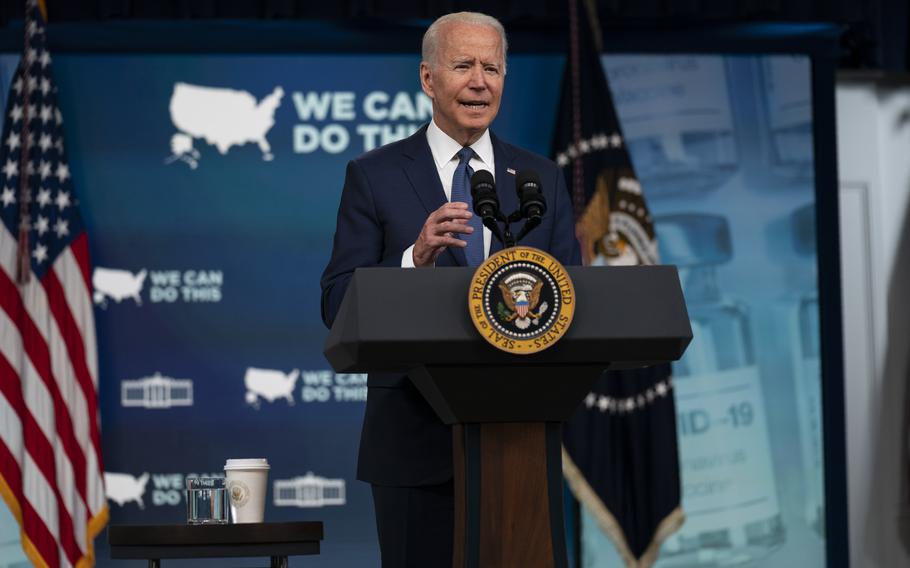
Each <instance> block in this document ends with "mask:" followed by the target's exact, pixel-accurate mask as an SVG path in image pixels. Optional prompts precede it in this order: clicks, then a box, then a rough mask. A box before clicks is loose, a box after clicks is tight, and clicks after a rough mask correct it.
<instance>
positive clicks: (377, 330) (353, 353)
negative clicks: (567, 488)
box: [325, 266, 692, 568]
mask: <svg viewBox="0 0 910 568" xmlns="http://www.w3.org/2000/svg"><path fill="white" fill-rule="evenodd" d="M567 269H568V272H569V274H570V276H571V277H572V280H573V282H574V285H575V299H576V300H575V301H576V307H575V316H574V320H573V322H572V325H571V327H570V328H569V330H568V331H567V332H566V334H565V336H564V337H563V338H562V339H561V340H560V341H559V342H558V343H557V344H556V345H554V346H552V347H550V348H548V349H545V350H543V351H541V352H538V353H535V354H533V355H513V354H511V353H507V352H504V351H500V350H499V349H496V348H495V347H493V346H492V345H490V344H488V343H487V342H486V341H485V340H484V338H483V337H481V336H480V334H479V333H478V332H477V330H476V329H475V328H474V326H473V323H472V322H471V320H470V317H469V315H468V305H467V296H468V286H469V283H470V281H471V278H472V276H473V274H474V269H473V268H461V267H459V268H435V269H431V270H429V269H401V268H359V269H357V271H356V272H355V273H354V276H353V278H352V280H351V282H350V284H349V285H348V289H347V292H346V294H345V297H344V300H343V302H342V304H341V308H340V309H339V312H338V315H337V317H336V319H335V323H334V325H333V326H332V329H331V331H330V332H329V336H328V339H327V341H326V348H325V355H326V358H327V359H328V360H329V362H330V363H331V364H332V366H333V367H334V368H335V370H336V371H338V372H375V371H401V372H402V373H403V374H404V373H406V374H407V375H408V376H409V377H410V379H411V381H412V382H413V383H414V385H415V386H416V387H417V389H418V390H419V391H420V393H421V394H422V395H423V397H424V398H425V399H426V400H427V402H428V403H429V404H430V406H431V407H432V408H433V410H434V411H435V412H436V414H437V415H438V416H439V418H440V419H441V420H442V421H443V422H444V423H445V424H451V425H452V426H453V429H452V432H453V442H454V444H453V474H454V483H455V486H454V487H455V489H454V491H455V535H454V557H453V567H454V568H479V567H483V568H492V567H502V568H511V567H515V566H521V567H523V568H532V567H541V568H550V567H553V568H561V567H565V566H567V565H568V560H567V554H566V542H565V533H564V518H563V486H562V453H561V447H562V441H561V423H562V422H564V421H565V420H568V418H569V417H570V416H571V415H572V413H573V412H574V411H575V409H576V408H577V406H578V405H579V403H581V401H582V399H583V398H584V397H585V396H586V395H587V394H588V392H590V389H591V387H592V385H593V383H594V381H595V380H596V379H597V378H598V377H599V376H600V374H601V373H602V372H603V371H604V370H605V369H607V368H610V369H629V368H637V367H643V366H648V365H653V364H657V363H662V362H668V361H674V360H677V359H679V358H680V357H681V356H682V354H683V352H684V351H685V349H686V347H687V346H688V344H689V342H690V341H691V339H692V330H691V327H690V325H689V318H688V314H687V312H686V307H685V302H684V299H683V295H682V290H681V288H680V284H679V278H678V275H677V272H676V268H675V267H671V266H635V267H567Z"/></svg>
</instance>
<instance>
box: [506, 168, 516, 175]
mask: <svg viewBox="0 0 910 568" xmlns="http://www.w3.org/2000/svg"><path fill="white" fill-rule="evenodd" d="M506 173H507V174H512V175H513V176H514V175H515V170H513V169H512V168H506Z"/></svg>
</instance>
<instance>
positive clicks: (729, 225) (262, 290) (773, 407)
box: [0, 54, 824, 567]
mask: <svg viewBox="0 0 910 568" xmlns="http://www.w3.org/2000/svg"><path fill="white" fill-rule="evenodd" d="M15 61H16V57H15V56H7V57H5V58H2V59H0V64H2V65H0V69H2V73H0V87H2V92H3V93H4V94H3V95H2V96H5V93H6V91H7V86H8V81H9V77H10V76H11V74H12V67H13V65H15ZM604 61H605V67H606V69H607V71H608V75H609V77H610V80H611V82H612V88H613V90H614V94H615V96H616V99H617V104H618V110H619V114H620V117H621V120H622V122H623V127H624V129H625V134H626V139H627V141H628V143H629V147H630V150H631V152H632V157H633V161H634V162H635V165H636V167H637V169H638V171H639V174H640V176H641V179H642V182H643V187H644V190H645V194H646V197H647V198H648V199H649V202H650V206H651V209H652V212H653V213H654V215H655V217H656V218H657V220H658V230H659V237H660V239H661V251H662V254H663V256H664V260H665V261H666V262H671V263H675V264H678V265H679V266H680V267H681V268H682V276H683V280H684V286H685V290H686V294H687V301H688V302H689V303H690V306H689V308H690V312H691V313H692V315H693V319H694V320H695V321H696V325H695V326H694V329H695V340H694V341H693V344H692V347H691V348H690V350H689V354H687V357H686V359H685V360H684V361H683V362H682V363H681V364H680V365H678V366H677V367H676V370H675V373H676V375H677V377H678V378H679V381H678V382H677V385H678V389H677V395H678V397H680V398H678V401H677V403H678V406H679V411H680V436H681V438H680V448H681V451H682V453H683V455H682V456H681V462H682V465H683V483H684V493H685V495H686V497H685V499H686V501H685V502H684V506H685V508H686V509H687V512H688V513H689V518H690V524H689V525H687V526H686V527H684V529H683V531H682V532H681V533H680V535H679V536H677V537H675V538H674V539H671V541H670V542H669V543H668V544H667V547H666V548H665V554H664V556H663V560H662V563H665V565H667V566H671V565H672V566H698V565H719V564H723V563H729V562H731V561H749V560H753V561H754V562H755V563H756V564H755V565H762V566H776V565H801V566H822V565H824V554H823V551H824V526H823V523H820V519H821V518H823V513H821V512H820V511H823V506H824V501H823V498H822V497H823V492H822V491H821V485H820V484H821V475H822V473H823V472H822V468H821V465H820V464H821V461H820V460H821V448H820V436H821V426H820V421H819V416H818V415H819V411H820V402H819V395H818V391H819V385H820V381H819V379H820V377H819V370H818V348H817V345H818V323H817V322H818V317H817V300H816V298H817V291H816V290H817V287H816V276H817V273H816V268H815V267H816V257H815V249H814V235H815V233H814V224H813V223H814V216H813V214H812V211H813V203H814V180H813V176H812V171H813V163H812V139H811V132H812V124H811V105H810V103H809V101H810V90H809V63H808V60H807V59H805V58H793V57H785V56H773V57H772V56H768V57H757V56H756V57H745V56H744V57H717V56H710V57H708V56H706V57H679V56H674V57H665V56H653V55H649V56H611V57H607V58H605V59H604ZM54 64H55V73H56V77H57V83H58V86H59V89H60V101H61V106H62V112H63V117H64V129H65V133H66V145H67V151H68V154H69V156H70V160H71V169H72V171H73V177H74V181H75V184H76V188H77V191H78V193H79V196H80V200H81V202H80V207H81V209H82V213H83V216H84V218H85V220H86V223H87V225H88V227H89V235H90V237H91V243H92V256H93V261H94V264H95V266H96V269H95V272H94V276H93V280H94V285H95V289H96V298H95V299H96V318H97V329H98V335H99V341H98V343H99V346H100V362H101V367H100V373H101V393H100V396H101V405H102V419H103V424H102V431H103V444H104V459H105V469H106V471H107V472H108V473H109V474H111V475H109V476H108V477H109V478H108V495H109V497H110V504H111V510H112V515H111V518H112V522H113V523H169V522H181V521H182V520H183V519H184V503H183V499H182V493H181V488H182V486H183V478H184V477H185V476H187V475H194V474H220V473H221V468H222V466H223V463H224V460H225V459H226V458H237V457H266V458H268V460H269V462H270V463H271V465H272V470H271V472H270V495H269V499H268V501H269V505H268V507H267V510H266V518H267V519H268V520H273V521H278V520H292V519H293V520H306V519H319V520H323V521H324V522H325V532H326V540H325V543H324V547H323V554H322V556H321V557H319V558H318V559H314V560H313V561H312V562H310V563H311V564H312V565H320V566H351V567H363V566H376V565H378V556H377V549H376V544H375V532H374V528H373V517H372V508H371V504H370V497H369V490H368V487H367V486H366V485H365V484H362V483H360V482H357V481H355V480H354V469H355V458H356V449H357V441H358V436H359V431H360V420H361V416H362V412H363V402H364V400H365V395H366V388H365V379H364V377H363V376H361V375H336V374H335V373H334V372H332V371H330V370H329V366H328V364H327V363H326V361H325V359H324V358H323V356H322V354H321V351H322V345H323V341H324V338H325V335H326V331H325V329H324V327H323V325H322V322H321V320H320V317H319V283H318V281H319V275H320V273H321V271H322V268H323V267H324V266H325V263H326V261H327V260H328V255H329V252H330V250H331V238H332V233H333V231H334V224H335V213H336V210H337V204H338V200H339V196H340V190H341V184H342V178H343V172H344V167H345V164H346V162H347V161H348V160H349V159H351V158H352V157H354V156H356V155H358V154H360V153H361V152H363V151H364V150H365V149H369V148H371V147H373V146H375V145H377V144H380V143H383V142H384V141H389V140H391V139H394V138H397V137H400V136H403V135H405V134H407V133H409V132H411V131H412V130H414V129H415V128H417V127H418V126H419V125H421V124H423V123H424V122H426V121H427V120H428V118H429V112H428V108H429V105H428V103H427V101H426V100H425V99H424V98H423V95H422V94H419V83H418V78H417V64H418V58H417V57H416V56H401V55H391V54H371V55H370V54H364V55H348V56H342V55H337V56H328V55H319V56H317V55H313V56H302V55H285V56H281V55H248V56H244V55H167V56H165V55H72V54H69V55H60V56H57V57H56V58H55V61H54ZM561 70H562V58H561V57H557V56H548V55H516V56H513V57H511V58H510V60H509V67H508V77H507V81H506V89H505V93H504V95H503V103H502V111H501V112H500V115H499V117H498V119H497V120H496V123H495V124H494V129H495V130H496V131H497V133H498V134H500V135H501V136H502V137H504V138H505V139H507V140H509V141H511V142H513V143H516V144H519V145H521V146H524V147H526V148H529V149H531V150H534V151H537V152H539V153H542V154H548V153H549V144H550V139H551V134H552V128H553V125H554V121H555V114H556V105H557V96H558V89H559V78H560V74H561ZM0 102H2V101H0ZM807 235H808V236H807ZM731 384H733V385H735V386H736V388H737V389H738V390H737V391H736V393H737V394H735V395H727V394H724V393H723V392H722V391H724V388H725V386H728V385H731ZM706 417H707V418H706ZM705 420H707V422H705ZM685 425H688V426H689V427H688V428H687V427H686V426H685ZM718 448H720V449H718ZM744 472H751V473H750V474H749V475H751V477H748V482H746V483H741V484H740V485H735V484H734V485H731V484H730V483H731V482H730V480H731V479H733V478H735V477H736V476H738V475H740V474H741V473H744ZM706 488H710V489H706ZM718 507H720V508H722V509H723V510H724V512H723V513H717V512H712V511H714V510H715V509H717V508H718ZM4 514H6V513H5V512H4ZM4 522H5V523H6V524H5V525H3V524H0V526H9V519H8V517H7V519H6V520H4V521H0V523H4ZM583 527H584V544H585V546H584V555H583V556H584V563H585V565H586V566H610V565H616V566H618V565H619V564H618V560H616V559H615V558H614V556H613V554H614V553H613V552H612V548H611V547H610V545H609V543H608V542H607V541H606V540H605V539H604V537H602V536H601V535H600V534H599V533H598V532H597V531H596V529H594V528H592V527H593V523H590V522H583ZM718 531H721V532H724V531H725V533H726V534H727V535H728V538H729V539H730V545H729V546H727V547H722V550H721V551H720V552H717V548H716V546H712V545H711V543H710V539H707V540H706V538H705V535H710V534H714V533H717V532H718ZM0 533H4V534H10V533H9V532H8V531H0ZM756 534H757V535H759V536H758V537H755V535H756ZM4 538H6V537H4ZM7 540H8V539H7ZM103 541H104V539H99V541H98V548H99V564H100V565H101V566H105V565H108V564H109V563H110V560H108V559H107V550H106V545H105V543H104V542H103ZM693 543H695V544H693ZM2 544H3V543H0V545H2ZM7 544H9V543H7ZM14 549H15V546H13V545H10V546H5V547H4V548H0V550H2V551H7V550H10V551H12V550H14ZM12 554H13V553H12V552H10V553H8V555H10V557H9V558H8V559H7V561H8V562H13V561H14V557H13V556H12ZM3 561H4V560H3V559H0V565H2V564H3ZM248 563H249V561H246V562H243V561H239V562H236V563H230V562H218V565H222V566H225V565H244V564H248ZM614 563H615V564H614ZM173 564H174V565H178V566H179V565H181V563H179V562H175V563H173ZM137 565H138V564H137Z"/></svg>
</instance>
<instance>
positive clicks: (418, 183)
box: [402, 126, 468, 266]
mask: <svg viewBox="0 0 910 568" xmlns="http://www.w3.org/2000/svg"><path fill="white" fill-rule="evenodd" d="M405 142H406V143H405V145H404V149H403V152H402V153H403V154H404V156H405V158H406V159H405V160H404V171H405V174H406V175H407V176H408V181H410V182H411V187H412V188H413V189H414V192H415V193H417V197H418V198H419V199H420V202H421V204H423V207H424V209H426V214H427V216H429V214H430V213H432V212H433V211H436V210H437V209H439V208H440V207H442V205H443V204H444V203H445V202H446V194H445V191H443V189H442V183H440V181H439V173H438V172H437V171H436V162H435V161H434V160H433V153H432V152H430V145H429V144H428V143H427V127H426V126H424V127H423V128H421V129H420V130H418V131H417V132H415V133H414V134H412V135H411V136H410V137H409V138H408V139H407V140H406V141H405ZM443 254H448V255H449V256H450V259H449V260H450V261H451V262H452V263H454V264H456V265H458V266H466V265H467V264H468V262H467V260H466V259H465V256H464V251H463V250H461V249H455V248H451V247H450V248H447V249H446V252H444V253H443ZM441 258H442V257H440V259H441ZM438 263H439V262H437V264H438ZM442 264H446V263H445V262H443V263H442Z"/></svg>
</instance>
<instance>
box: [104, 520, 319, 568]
mask: <svg viewBox="0 0 910 568" xmlns="http://www.w3.org/2000/svg"><path fill="white" fill-rule="evenodd" d="M321 540H322V523H321V522H295V523H248V524H237V525H112V526H111V527H110V528H108V542H109V543H110V545H111V558H116V559H147V560H148V561H149V568H159V567H160V566H161V559H162V558H228V557H239V556H268V557H270V558H271V560H272V561H271V568H286V567H287V565H288V556H294V555H302V554H319V542H320V541H321Z"/></svg>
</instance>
